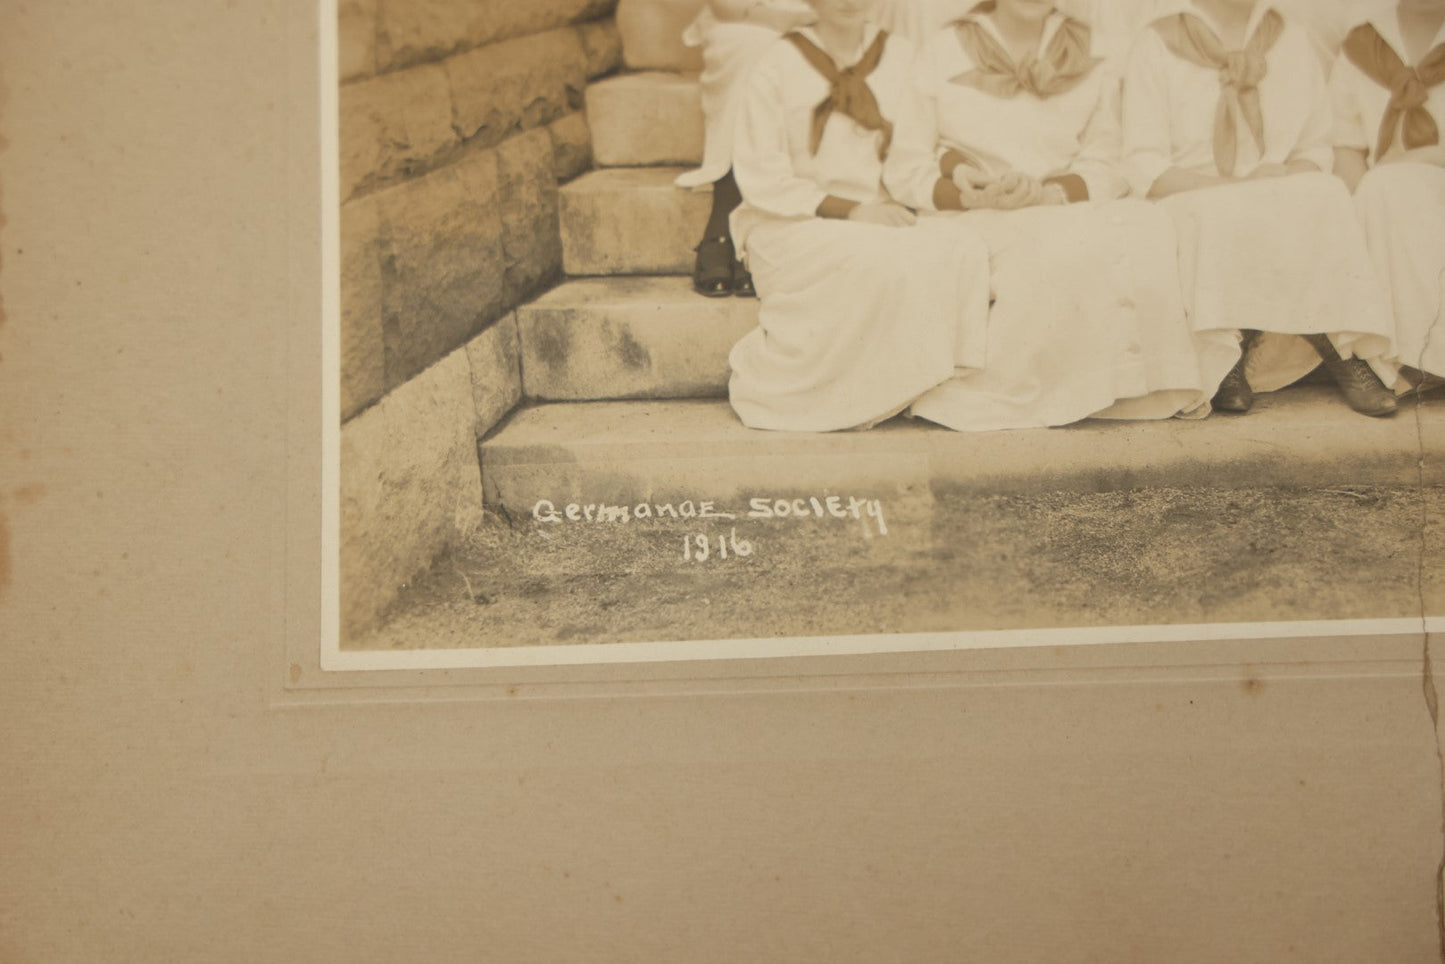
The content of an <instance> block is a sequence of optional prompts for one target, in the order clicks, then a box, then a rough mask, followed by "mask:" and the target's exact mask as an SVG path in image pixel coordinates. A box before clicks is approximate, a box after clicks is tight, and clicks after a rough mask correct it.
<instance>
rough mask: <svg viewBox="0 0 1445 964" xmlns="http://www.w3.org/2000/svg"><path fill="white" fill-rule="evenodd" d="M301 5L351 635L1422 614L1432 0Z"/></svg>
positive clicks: (660, 638)
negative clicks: (311, 27) (328, 249)
mask: <svg viewBox="0 0 1445 964" xmlns="http://www.w3.org/2000/svg"><path fill="white" fill-rule="evenodd" d="M322 22H323V31H322V33H323V41H322V42H323V47H324V49H325V50H326V51H328V52H329V54H331V59H327V58H323V67H324V68H325V67H328V66H329V65H330V64H331V61H332V60H334V67H335V71H334V77H335V83H334V85H333V86H331V87H330V88H329V97H330V102H329V105H328V102H327V97H326V96H323V114H324V115H325V114H326V107H327V106H329V107H330V108H331V109H332V111H333V114H332V115H330V116H327V117H325V118H324V119H332V118H333V117H334V121H335V124H336V127H335V132H334V141H333V142H332V143H333V146H334V157H331V156H328V157H327V158H326V163H327V164H331V163H332V162H333V161H334V169H329V170H328V171H327V174H328V176H330V175H334V190H332V191H328V192H327V194H328V202H329V204H330V205H332V207H331V209H330V216H331V221H330V223H329V224H328V228H329V229H330V230H331V231H332V235H331V244H332V254H333V258H332V277H331V280H330V282H329V283H330V284H332V285H334V297H333V299H332V306H331V307H332V309H333V310H332V311H331V312H329V316H328V318H327V319H326V323H327V325H328V338H330V339H331V341H330V342H329V343H328V344H330V346H331V351H330V353H329V355H328V359H327V366H328V372H327V378H328V379H330V381H329V383H328V384H329V389H330V393H329V396H328V402H329V404H330V409H329V414H328V419H329V426H328V430H329V431H331V432H333V433H334V438H333V441H332V444H331V449H330V451H331V457H332V459H333V460H334V464H333V466H332V476H331V479H332V482H333V483H334V486H333V487H332V489H331V490H330V497H331V498H332V499H334V502H333V503H332V510H333V518H332V529H331V536H332V537H333V540H334V547H335V553H334V556H332V557H331V558H332V559H334V561H335V565H337V567H338V569H337V570H336V572H337V576H336V580H335V582H334V583H333V584H332V585H334V586H336V587H337V588H336V598H337V600H338V602H337V612H336V618H335V624H336V629H337V631H338V638H337V639H336V640H335V641H334V643H330V644H325V645H330V646H332V647H333V648H332V649H331V650H329V652H330V653H331V654H332V656H333V657H335V656H337V655H346V654H359V653H410V652H420V651H428V650H430V651H435V650H447V651H462V650H469V651H480V650H486V651H492V652H498V651H521V650H531V651H534V652H538V653H548V654H560V655H557V656H556V658H557V659H559V660H565V659H567V657H566V655H565V652H566V650H568V649H576V648H578V647H592V648H597V647H601V648H604V649H605V648H606V647H614V649H613V650H612V651H613V652H617V651H619V650H617V649H615V647H619V646H625V645H629V644H648V645H650V646H653V647H654V648H652V649H649V650H648V652H649V653H651V654H652V655H653V656H654V657H655V658H667V655H666V654H667V653H668V652H669V651H668V650H667V649H666V646H664V645H662V644H669V645H672V644H677V645H681V644H684V643H690V644H697V643H703V642H705V643H707V644H708V647H709V648H708V649H707V650H706V652H708V653H709V654H711V655H714V656H726V655H728V653H729V652H730V645H734V644H735V645H737V646H739V647H741V646H742V645H743V643H744V641H746V644H747V645H746V651H747V652H748V653H749V654H750V655H759V654H767V653H768V652H770V651H771V650H770V648H769V647H770V646H772V645H774V644H775V645H776V647H777V649H776V651H777V652H780V653H781V652H791V651H794V650H790V649H788V647H789V646H790V645H792V644H790V643H788V642H787V641H789V640H792V641H797V640H808V639H814V640H819V639H835V640H836V639H840V638H847V639H852V640H855V641H856V642H855V643H854V644H853V645H854V646H855V647H856V651H860V652H862V651H867V650H868V649H869V647H870V646H874V645H882V642H881V641H884V640H889V641H890V642H889V643H888V644H887V645H890V646H893V647H898V646H905V647H906V646H907V645H909V643H908V640H909V639H923V638H924V637H927V638H928V639H929V640H930V642H929V644H928V645H950V644H949V643H947V642H946V641H947V640H949V639H953V640H956V641H964V640H966V639H967V638H968V634H979V633H1001V632H1002V633H1008V632H1014V631H1028V632H1031V633H1036V634H1037V633H1040V632H1045V631H1053V630H1072V631H1076V632H1087V631H1090V630H1102V629H1107V630H1108V631H1109V638H1113V639H1125V638H1128V636H1127V633H1128V631H1129V630H1130V628H1131V627H1134V628H1139V627H1147V628H1149V629H1148V631H1149V632H1151V633H1153V634H1154V637H1152V638H1159V634H1160V633H1163V632H1166V631H1167V627H1193V628H1194V629H1195V631H1197V629H1198V627H1201V626H1220V627H1233V628H1230V629H1226V630H1221V631H1222V632H1228V633H1234V634H1235V635H1243V636H1248V635H1249V634H1250V633H1254V634H1256V635H1263V634H1265V633H1267V632H1268V630H1269V626H1272V625H1283V624H1291V625H1292V624H1310V625H1312V626H1314V627H1315V629H1316V631H1317V632H1319V633H1322V634H1325V635H1328V634H1329V632H1330V630H1329V628H1328V627H1329V624H1334V623H1339V624H1340V625H1341V626H1345V625H1348V626H1351V627H1356V628H1358V629H1360V631H1364V632H1369V631H1371V628H1372V627H1373V628H1374V631H1385V630H1386V629H1388V628H1392V627H1393V628H1399V627H1402V626H1403V627H1407V628H1408V627H1411V626H1413V627H1414V628H1415V629H1417V630H1418V629H1421V628H1423V627H1425V626H1426V625H1427V624H1428V620H1429V619H1430V617H1432V616H1435V615H1437V614H1442V613H1445V605H1442V603H1445V550H1442V543H1445V528H1442V526H1441V520H1442V519H1445V478H1442V471H1441V469H1442V461H1441V456H1442V455H1445V416H1442V414H1441V408H1442V406H1441V404H1440V403H1441V401H1442V400H1445V391H1440V390H1439V389H1440V387H1441V386H1442V385H1445V337H1437V333H1436V330H1435V329H1436V325H1437V322H1438V321H1439V320H1440V318H1441V312H1442V291H1445V145H1442V143H1441V139H1440V132H1439V124H1440V123H1441V122H1445V83H1442V81H1445V3H1441V2H1439V0H1330V2H1326V0H1279V2H1278V3H1270V2H1266V0H984V2H976V0H540V2H535V3H528V4H516V3H511V2H505V0H490V2H481V0H477V2H470V3H455V2H444V0H432V2H426V3H414V4H393V3H376V2H366V0H334V5H333V6H323V15H322ZM333 24H334V27H335V32H334V35H329V34H328V31H327V28H328V27H330V26H332V25H333ZM322 82H323V85H325V84H328V83H330V81H329V80H328V79H327V77H326V76H323V78H322ZM323 93H324V94H327V93H328V92H323ZM1251 626H1253V627H1256V628H1255V629H1250V628H1249V627H1251ZM870 640H871V641H872V642H869V641H870ZM940 640H943V641H944V642H940ZM769 641H774V643H770V642H769ZM956 644H957V645H964V644H965V643H964V642H957V643H956ZM674 651H676V652H682V651H683V650H680V649H677V650H674ZM739 651H741V650H739ZM687 652H689V653H695V652H698V650H696V649H695V648H694V649H690V650H687ZM497 658H499V659H501V660H503V661H505V660H506V659H507V658H508V657H507V656H506V655H505V653H504V654H503V655H501V656H499V657H497ZM595 658H599V659H605V658H606V657H605V655H603V656H598V657H595ZM330 665H340V664H339V663H338V662H337V661H336V660H335V659H333V661H332V663H331V664H330Z"/></svg>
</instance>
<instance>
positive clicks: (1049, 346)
mask: <svg viewBox="0 0 1445 964" xmlns="http://www.w3.org/2000/svg"><path fill="white" fill-rule="evenodd" d="M950 217H951V218H952V219H954V220H957V221H960V222H961V223H964V224H968V225H969V226H970V227H972V228H973V229H974V230H975V231H977V232H978V233H979V234H980V235H982V236H983V237H984V238H985V240H986V241H987V243H988V247H989V252H990V255H991V260H992V274H991V281H992V289H993V297H994V303H993V307H992V310H991V312H990V314H989V323H988V343H987V344H988V351H987V358H986V359H985V362H984V364H983V366H982V367H981V368H979V369H978V370H975V371H960V372H958V373H957V374H956V375H955V376H954V377H953V378H951V379H950V380H949V381H947V382H946V383H944V384H943V385H941V386H939V387H938V388H936V389H934V390H932V391H930V392H928V393H927V394H925V395H924V396H923V397H922V398H920V399H919V400H918V401H917V402H915V403H914V405H913V414H915V415H917V416H919V417H922V418H926V419H928V420H929V421H932V422H938V423H940V424H943V425H947V426H948V427H950V428H953V429H958V430H961V431H988V430H995V429H1014V428H1036V427H1044V426H1052V425H1067V424H1069V423H1071V422H1077V421H1079V420H1080V419H1084V418H1088V417H1090V416H1097V417H1104V418H1169V417H1170V416H1172V415H1174V414H1176V413H1178V412H1180V411H1185V410H1188V409H1191V408H1194V407H1195V406H1198V405H1201V404H1202V403H1203V402H1205V401H1206V400H1207V399H1208V398H1209V394H1210V392H1211V391H1212V388H1213V386H1212V385H1206V384H1205V378H1204V376H1203V375H1202V373H1201V368H1202V367H1203V368H1205V369H1206V370H1208V371H1209V372H1211V373H1212V372H1214V371H1215V370H1218V371H1219V375H1218V377H1217V378H1216V382H1217V380H1218V378H1222V377H1223V373H1224V372H1227V371H1228V370H1229V368H1230V366H1232V365H1233V364H1234V362H1235V360H1237V359H1238V358H1239V346H1238V342H1237V339H1236V338H1234V336H1232V335H1229V334H1226V333H1203V334H1201V335H1197V336H1196V335H1194V334H1192V333H1191V331H1190V329H1189V327H1188V324H1187V322H1186V320H1185V316H1184V306H1183V302H1182V301H1181V298H1180V289H1179V281H1178V273H1177V266H1176V265H1177V259H1176V258H1175V254H1174V230H1173V225H1172V223H1171V222H1170V219H1169V217H1168V215H1166V214H1164V213H1163V212H1162V211H1159V210H1158V209H1157V208H1155V207H1154V206H1152V205H1150V204H1147V203H1145V202H1142V201H1110V202H1105V203H1100V204H1090V203H1084V204H1073V205H1068V206H1066V207H1037V208H1028V209H1025V210H1020V211H973V212H969V213H967V214H963V215H953V216H950ZM1201 359H1202V361H1201Z"/></svg>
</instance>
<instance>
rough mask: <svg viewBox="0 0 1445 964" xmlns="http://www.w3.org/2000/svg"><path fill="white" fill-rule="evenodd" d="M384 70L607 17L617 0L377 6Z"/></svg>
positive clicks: (420, 0)
mask: <svg viewBox="0 0 1445 964" xmlns="http://www.w3.org/2000/svg"><path fill="white" fill-rule="evenodd" d="M377 2H378V11H377V62H378V69H380V70H395V69H397V68H400V67H406V66H409V65H411V64H417V63H423V62H426V61H433V60H438V59H440V58H442V57H445V56H448V55H449V54H452V53H456V52H457V51H461V50H468V49H471V48H473V47H480V46H483V45H485V44H490V43H496V42H497V41H499V40H505V39H508V38H511V37H521V36H526V35H527V34H535V33H540V32H542V31H545V30H552V29H554V28H556V27H561V26H565V25H566V24H571V23H578V22H580V21H584V20H594V19H597V18H599V17H603V16H605V15H607V14H608V13H609V12H610V11H611V10H612V7H613V4H614V0H525V2H516V0H494V2H490V3H486V2H478V0H377Z"/></svg>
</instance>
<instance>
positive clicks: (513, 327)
mask: <svg viewBox="0 0 1445 964" xmlns="http://www.w3.org/2000/svg"><path fill="white" fill-rule="evenodd" d="M467 361H468V362H469V363H470V365H471V370H472V404H473V406H474V407H475V409H476V416H477V418H476V434H477V437H478V438H481V437H482V436H483V435H485V434H486V433H487V432H489V431H490V430H491V429H492V427H493V426H494V425H496V424H497V423H498V422H500V421H501V420H502V417H503V416H504V415H506V414H507V413H508V412H510V411H511V410H512V409H514V408H516V407H517V405H518V404H520V403H521V401H522V347H521V342H520V339H519V338H518V336H517V316H516V315H515V314H508V315H505V316H504V317H503V318H502V319H501V320H500V321H498V322H497V323H496V324H495V325H493V326H492V327H490V328H488V329H487V330H486V331H484V332H482V333H481V334H480V335H478V336H477V337H475V338H473V339H472V340H471V341H469V342H467Z"/></svg>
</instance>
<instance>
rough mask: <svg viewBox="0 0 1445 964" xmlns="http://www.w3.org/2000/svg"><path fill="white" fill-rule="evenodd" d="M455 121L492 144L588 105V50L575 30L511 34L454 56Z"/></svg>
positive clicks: (450, 63) (469, 135)
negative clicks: (584, 101) (585, 102)
mask: <svg viewBox="0 0 1445 964" xmlns="http://www.w3.org/2000/svg"><path fill="white" fill-rule="evenodd" d="M443 66H444V68H445V70H446V72H447V77H448V78H449V79H450V81H451V91H452V105H453V114H452V123H453V125H454V126H455V128H456V132H457V133H458V134H459V135H460V136H461V137H463V138H465V139H468V140H472V139H475V140H476V141H477V142H479V143H480V144H483V145H486V146H491V145H493V144H498V143H501V142H502V141H503V140H506V139H507V138H508V137H510V136H512V135H513V134H516V133H518V132H520V131H524V130H529V129H531V128H533V127H540V126H542V125H545V124H548V123H550V122H552V121H554V120H556V119H557V118H558V117H561V116H562V115H563V114H566V113H568V112H569V111H572V110H576V109H577V108H579V107H581V105H582V91H583V88H585V87H586V85H587V55H586V53H585V52H584V51H583V50H582V42H581V40H580V39H578V35H577V31H575V30H553V31H550V32H548V33H544V34H537V35H536V36H532V37H523V38H520V39H517V40H508V41H505V42H503V43H498V44H493V45H491V46H488V47H482V48H480V49H478V50H473V51H471V52H469V53H465V54H459V55H458V56H456V57H451V58H449V59H448V60H447V61H446V62H445V64H444V65H443Z"/></svg>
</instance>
